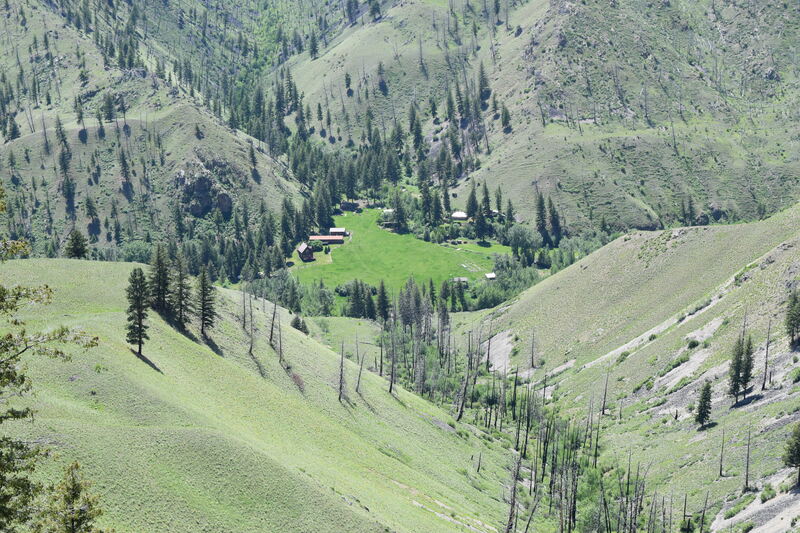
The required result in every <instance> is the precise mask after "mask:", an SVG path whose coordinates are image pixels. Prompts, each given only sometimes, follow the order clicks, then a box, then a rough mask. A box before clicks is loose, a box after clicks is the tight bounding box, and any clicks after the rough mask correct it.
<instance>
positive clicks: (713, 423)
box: [697, 422, 717, 431]
mask: <svg viewBox="0 0 800 533" xmlns="http://www.w3.org/2000/svg"><path fill="white" fill-rule="evenodd" d="M715 427H717V423H716V422H709V423H708V424H706V425H705V426H700V427H699V428H697V431H708V430H709V429H714V428H715Z"/></svg>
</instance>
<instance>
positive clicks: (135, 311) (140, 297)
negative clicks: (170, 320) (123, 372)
mask: <svg viewBox="0 0 800 533" xmlns="http://www.w3.org/2000/svg"><path fill="white" fill-rule="evenodd" d="M125 292H126V294H127V297H128V328H127V331H128V335H127V337H126V340H127V341H128V344H133V345H135V346H136V347H137V350H136V353H137V354H139V356H140V357H141V355H142V345H143V344H144V341H145V340H148V339H149V338H150V337H148V336H147V328H148V325H147V324H146V323H145V320H146V319H147V309H148V301H149V290H148V287H147V280H145V277H144V272H142V269H141V268H138V267H137V268H134V269H133V271H132V272H131V275H130V277H129V278H128V288H127V289H125Z"/></svg>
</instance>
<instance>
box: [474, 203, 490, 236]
mask: <svg viewBox="0 0 800 533" xmlns="http://www.w3.org/2000/svg"><path fill="white" fill-rule="evenodd" d="M487 231H488V227H487V224H486V217H485V216H484V214H483V209H479V210H478V214H477V215H476V216H475V236H476V237H478V240H479V241H483V240H484V237H486V233H487Z"/></svg>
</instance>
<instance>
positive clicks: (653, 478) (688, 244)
mask: <svg viewBox="0 0 800 533" xmlns="http://www.w3.org/2000/svg"><path fill="white" fill-rule="evenodd" d="M799 216H800V209H798V208H797V207H794V208H792V209H789V210H787V211H784V212H781V213H779V214H776V215H775V216H773V217H771V218H769V219H767V220H765V221H762V222H758V223H751V224H743V225H732V226H715V227H692V228H679V229H674V230H666V231H663V232H658V233H645V232H639V233H634V234H632V235H629V236H625V237H622V238H620V239H617V240H616V241H614V242H613V243H611V244H609V245H607V246H606V247H605V248H603V249H601V250H599V251H598V252H595V253H594V254H591V255H590V256H588V257H587V258H584V259H582V260H581V261H579V262H578V263H576V264H575V265H573V266H571V267H569V268H567V269H565V270H564V271H562V272H559V273H557V274H555V275H553V276H552V277H550V278H548V279H546V280H544V281H542V282H541V283H540V284H538V285H536V286H535V287H533V288H532V289H530V290H528V291H526V292H525V293H523V294H522V295H521V296H520V297H519V298H518V299H516V301H513V302H511V303H509V304H508V305H505V306H501V307H500V308H498V309H497V310H495V311H494V312H492V313H485V314H481V315H462V316H460V317H459V318H458V319H457V322H458V323H459V324H460V327H461V329H462V331H466V330H467V329H477V328H479V327H483V328H484V332H486V330H487V329H491V331H492V333H493V334H494V335H495V336H494V338H493V341H492V348H491V349H489V348H488V346H487V344H484V349H487V350H488V351H489V352H490V353H489V357H490V358H491V360H492V362H493V368H495V370H497V371H500V372H512V371H513V369H515V368H519V369H520V373H521V374H522V375H524V376H525V377H526V378H527V379H530V380H531V381H534V382H537V383H538V384H539V386H541V385H542V384H543V383H544V381H545V374H546V375H547V378H546V380H547V383H548V384H549V388H550V390H551V391H552V397H553V398H554V399H555V400H557V404H558V405H559V406H560V407H561V408H562V409H563V410H564V411H565V412H567V413H570V416H575V417H578V418H579V419H585V418H586V417H587V416H591V417H593V418H595V419H597V418H598V417H601V416H602V418H601V422H602V427H601V430H600V432H601V436H600V442H601V446H602V447H603V448H604V450H605V452H604V453H605V456H606V457H607V458H609V459H612V458H616V459H617V460H621V459H623V458H624V457H625V456H626V455H627V454H628V453H631V454H632V460H633V461H634V462H638V463H640V464H641V465H642V467H643V468H646V469H647V472H648V478H649V482H650V483H651V484H653V485H655V486H656V488H657V490H658V492H659V493H660V494H673V496H674V497H675V498H678V497H683V494H684V493H685V494H687V495H688V497H689V500H688V501H689V505H690V510H691V512H693V513H694V512H698V513H699V512H700V510H701V508H702V506H703V503H704V500H705V497H706V492H708V493H709V494H710V499H709V500H708V502H709V508H710V509H712V510H715V511H719V510H721V509H723V508H724V509H725V510H727V509H729V508H731V507H733V506H734V504H736V503H738V500H736V498H737V497H738V491H740V489H741V488H742V486H743V485H744V483H745V479H744V476H745V473H746V470H747V468H746V465H745V458H746V456H747V452H746V447H747V439H748V432H751V438H752V443H751V451H750V464H749V481H750V485H751V487H755V488H756V490H758V489H760V488H762V487H763V486H764V485H765V484H766V483H767V482H770V483H772V484H773V485H774V487H775V488H777V487H778V486H779V485H784V487H787V486H791V482H792V479H793V478H792V476H794V475H795V474H794V472H789V471H788V470H785V469H784V468H783V463H782V461H781V454H782V451H783V447H784V443H785V441H786V438H787V435H788V432H789V430H790V427H791V426H790V424H793V423H795V422H797V421H799V420H800V413H798V410H797V402H798V398H799V396H798V393H799V392H800V389H798V387H797V386H796V381H797V380H796V377H795V376H796V366H797V364H796V360H797V357H796V352H795V350H796V347H792V346H789V343H788V338H787V336H786V334H785V333H784V328H783V320H784V315H785V308H786V306H785V303H786V301H787V297H788V294H789V292H790V291H791V290H792V289H793V288H796V287H797V280H798V272H800V270H799V269H800V252H799V251H798V250H800V249H798V246H800V240H799V239H800V237H799V236H798V232H797V224H798V217H799ZM480 323H482V324H483V325H482V326H480ZM743 329H745V330H746V332H747V334H752V335H753V339H754V344H755V347H756V352H755V353H756V355H755V365H754V372H753V374H754V377H753V380H752V382H751V384H752V390H751V393H750V395H749V399H747V400H745V401H742V402H740V403H739V404H736V405H732V404H733V403H734V402H733V399H732V398H730V397H728V396H727V390H728V366H729V361H730V358H731V352H732V349H733V345H734V343H735V340H736V338H737V337H738V336H739V335H741V333H742V331H743ZM768 331H769V332H770V349H769V360H768V362H766V363H765V358H766V353H767V333H768ZM533 334H535V343H536V344H535V356H534V359H535V364H536V367H535V368H534V369H532V370H531V368H530V367H531V365H530V361H531V342H532V335H533ZM484 335H485V333H484ZM692 341H695V342H692ZM765 364H766V369H767V370H766V372H767V379H766V387H765V389H762V383H763V382H764V375H765V374H764V372H765V370H764V369H765ZM706 380H709V381H711V383H712V385H713V410H712V420H713V421H714V424H713V425H712V426H711V427H710V428H708V429H706V430H705V431H695V430H696V428H697V424H695V422H694V412H693V409H694V408H695V406H696V405H697V400H698V395H699V389H700V386H701V385H702V384H703V382H704V381H706ZM602 407H605V409H604V413H603V414H602V415H601V414H600V412H601V409H602ZM587 410H588V411H587ZM723 432H724V438H725V450H727V451H724V450H723V451H724V454H723V459H724V460H723V475H722V476H720V475H719V468H720V466H719V462H720V447H721V442H722V438H723ZM790 478H791V479H790ZM734 500H736V501H734ZM780 501H781V502H782V505H785V506H792V508H795V509H800V500H799V499H798V498H797V495H796V494H795V493H792V494H791V495H789V496H783V497H782V500H780ZM751 507H752V509H750V511H749V513H746V514H743V515H742V516H740V517H737V518H735V519H732V518H730V517H724V516H722V515H720V517H719V520H720V527H722V525H724V526H725V527H728V526H730V525H731V524H737V523H744V522H745V521H747V520H753V521H754V523H756V524H763V523H765V522H767V521H769V520H770V519H772V518H773V517H776V516H777V515H778V513H779V512H780V511H781V508H782V507H781V506H780V505H778V506H775V505H772V504H769V505H764V506H761V504H758V503H754V504H753V505H752V506H751ZM784 508H785V507H784ZM709 512H711V511H709Z"/></svg>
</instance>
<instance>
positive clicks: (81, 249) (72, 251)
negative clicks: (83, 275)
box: [64, 229, 89, 259]
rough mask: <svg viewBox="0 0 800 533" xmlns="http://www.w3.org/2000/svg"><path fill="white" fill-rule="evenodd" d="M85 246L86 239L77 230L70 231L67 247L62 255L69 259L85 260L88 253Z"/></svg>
mask: <svg viewBox="0 0 800 533" xmlns="http://www.w3.org/2000/svg"><path fill="white" fill-rule="evenodd" d="M88 251H89V250H88V248H87V245H86V237H84V236H83V233H81V232H80V231H78V230H77V229H74V230H72V233H70V234H69V239H68V240H67V246H66V248H64V255H65V256H67V257H68V258H70V259H85V258H86V254H87V253H88Z"/></svg>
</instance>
